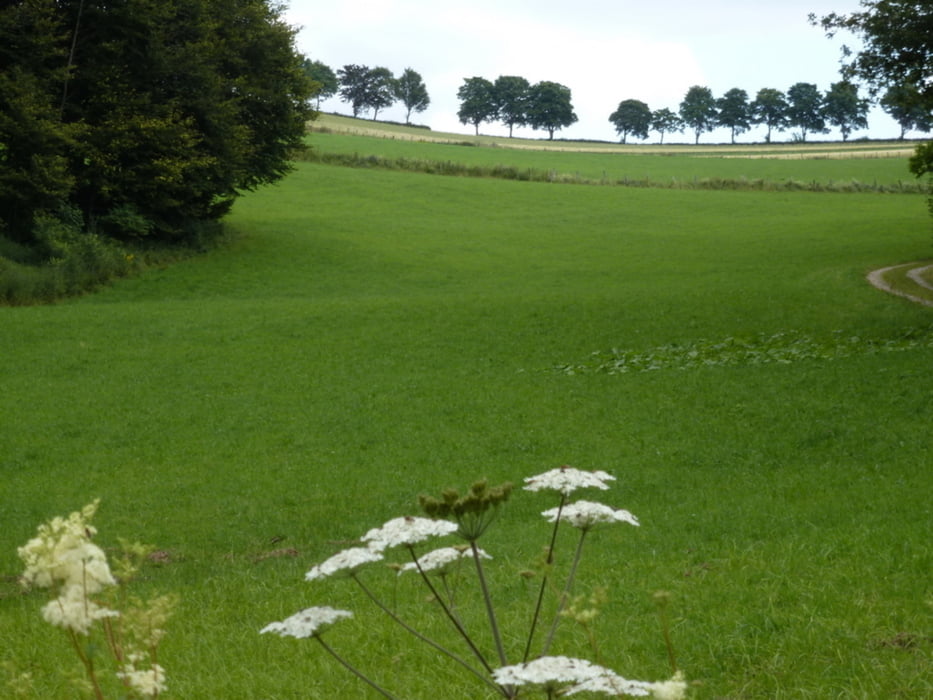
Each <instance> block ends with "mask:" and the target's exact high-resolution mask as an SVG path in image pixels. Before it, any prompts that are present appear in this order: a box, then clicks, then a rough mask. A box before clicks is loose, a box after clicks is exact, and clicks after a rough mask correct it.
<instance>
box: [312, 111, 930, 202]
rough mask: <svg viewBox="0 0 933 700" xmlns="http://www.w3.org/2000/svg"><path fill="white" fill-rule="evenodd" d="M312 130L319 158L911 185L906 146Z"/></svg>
mask: <svg viewBox="0 0 933 700" xmlns="http://www.w3.org/2000/svg"><path fill="white" fill-rule="evenodd" d="M314 128H316V129H324V130H326V131H325V132H324V133H314V134H313V136H312V137H311V138H310V141H309V142H310V143H311V144H312V145H313V148H315V149H318V150H319V151H320V152H322V153H341V154H363V155H367V156H368V155H374V156H379V157H382V158H388V159H394V158H410V159H424V160H435V161H440V162H445V161H449V162H453V163H462V164H465V165H469V166H485V167H492V166H496V165H509V166H514V167H516V168H526V169H534V170H537V171H544V172H548V171H553V172H554V173H556V174H560V175H571V176H572V175H577V176H580V177H583V178H587V179H591V180H597V181H599V180H609V181H618V180H624V179H626V178H627V179H630V180H638V181H643V180H648V181H653V182H655V183H658V184H661V185H666V184H669V183H671V182H672V181H677V182H690V181H691V180H693V179H699V178H723V179H734V180H735V179H743V178H744V179H745V180H764V181H767V182H773V183H786V182H789V181H794V182H799V183H801V185H807V184H810V183H813V182H818V183H822V184H824V185H830V184H833V183H836V184H841V183H851V182H852V181H857V182H859V183H863V184H866V185H873V184H880V185H885V186H893V185H897V184H898V183H903V184H905V185H907V186H909V187H915V186H916V179H915V178H914V176H913V175H912V174H911V173H910V172H909V171H908V169H907V158H908V157H909V156H910V154H911V153H912V152H913V147H912V145H909V144H908V145H905V144H899V143H897V142H871V143H868V142H855V143H851V144H812V145H800V144H779V145H774V146H766V145H756V146H742V145H737V146H714V147H709V146H702V145H701V146H699V147H694V146H682V145H679V146H666V147H663V148H659V147H655V146H650V145H629V146H621V145H616V144H592V143H583V142H576V143H572V142H559V143H556V144H552V143H549V142H547V141H529V140H523V139H514V140H511V141H510V140H509V139H504V138H495V139H493V138H486V137H480V138H475V137H469V138H463V137H459V138H458V139H456V140H455V139H453V138H451V139H450V140H447V139H448V137H452V136H454V135H441V134H433V133H432V132H429V131H424V130H420V129H405V128H403V127H399V126H393V125H383V126H377V125H376V124H374V123H372V122H366V121H363V120H352V119H348V118H340V117H334V116H329V115H324V116H322V117H321V119H320V121H319V122H318V123H316V124H315V127H314ZM327 132H330V133H327ZM469 144H474V145H469Z"/></svg>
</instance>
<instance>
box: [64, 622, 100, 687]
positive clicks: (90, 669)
mask: <svg viewBox="0 0 933 700" xmlns="http://www.w3.org/2000/svg"><path fill="white" fill-rule="evenodd" d="M68 636H69V637H70V638H71V644H72V645H73V646H74V648H75V652H77V654H78V658H79V659H81V663H82V664H84V669H85V670H86V671H87V677H88V679H89V680H90V681H91V686H92V687H93V689H94V697H95V698H97V700H104V693H103V691H102V690H101V689H100V683H98V682H97V674H96V673H94V660H93V659H91V658H90V657H89V656H88V655H87V654H85V653H84V650H83V649H81V644H80V643H79V642H78V637H77V635H76V634H75V632H74V630H68Z"/></svg>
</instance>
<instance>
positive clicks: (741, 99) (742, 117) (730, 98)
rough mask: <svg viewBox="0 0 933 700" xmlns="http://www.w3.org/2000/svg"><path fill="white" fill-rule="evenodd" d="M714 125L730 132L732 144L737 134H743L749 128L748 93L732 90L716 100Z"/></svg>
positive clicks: (749, 109) (749, 108) (736, 89)
mask: <svg viewBox="0 0 933 700" xmlns="http://www.w3.org/2000/svg"><path fill="white" fill-rule="evenodd" d="M716 112H717V114H716V123H717V124H719V125H720V126H724V127H726V128H727V129H729V130H730V131H731V132H732V143H735V137H736V135H737V134H744V133H745V132H746V131H748V129H749V127H750V126H751V118H752V114H751V107H750V106H749V104H748V93H747V92H745V90H742V89H740V88H732V89H731V90H729V91H728V92H726V94H724V95H723V96H722V97H720V98H719V99H718V100H716Z"/></svg>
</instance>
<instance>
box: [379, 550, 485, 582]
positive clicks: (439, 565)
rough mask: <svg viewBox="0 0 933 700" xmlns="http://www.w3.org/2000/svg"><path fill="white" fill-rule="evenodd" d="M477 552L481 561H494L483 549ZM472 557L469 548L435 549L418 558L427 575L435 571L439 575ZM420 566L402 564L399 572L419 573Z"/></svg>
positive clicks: (419, 564) (412, 563)
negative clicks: (453, 565) (456, 563)
mask: <svg viewBox="0 0 933 700" xmlns="http://www.w3.org/2000/svg"><path fill="white" fill-rule="evenodd" d="M477 552H478V553H479V557H480V559H492V557H491V556H489V555H488V554H487V553H486V552H485V551H484V550H482V549H479V548H477ZM472 556H473V550H471V549H470V548H469V547H441V548H440V549H435V550H433V551H430V552H428V553H427V554H423V555H421V556H420V557H418V566H420V567H421V570H422V571H424V572H425V573H427V572H429V571H434V572H436V573H439V574H446V573H448V572H449V571H450V567H451V565H452V564H454V563H455V562H458V561H460V560H461V559H469V558H472ZM418 566H415V563H414V562H408V563H407V564H402V568H401V569H399V572H398V573H399V576H401V575H402V573H403V572H405V571H417V570H418Z"/></svg>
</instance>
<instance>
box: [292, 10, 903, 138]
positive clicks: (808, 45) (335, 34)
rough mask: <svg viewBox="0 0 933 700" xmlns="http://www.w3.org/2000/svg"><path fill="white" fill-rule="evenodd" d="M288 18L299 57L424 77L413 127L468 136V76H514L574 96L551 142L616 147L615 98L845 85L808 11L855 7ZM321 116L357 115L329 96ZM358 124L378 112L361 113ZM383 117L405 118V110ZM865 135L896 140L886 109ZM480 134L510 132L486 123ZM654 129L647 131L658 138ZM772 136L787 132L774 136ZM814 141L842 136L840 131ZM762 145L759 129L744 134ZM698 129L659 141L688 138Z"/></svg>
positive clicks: (302, 14) (653, 103)
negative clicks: (463, 114)
mask: <svg viewBox="0 0 933 700" xmlns="http://www.w3.org/2000/svg"><path fill="white" fill-rule="evenodd" d="M289 5H290V7H289V9H288V10H287V11H286V13H285V17H286V19H287V21H288V22H289V23H290V24H293V25H296V26H298V27H301V31H300V33H299V34H298V42H297V43H298V49H299V50H300V51H301V52H302V53H304V54H305V55H307V56H308V57H310V58H311V59H313V60H317V61H322V62H323V63H325V64H327V65H328V66H330V67H331V68H332V69H333V70H334V71H335V72H336V71H337V70H338V69H339V68H341V67H342V66H344V65H346V64H350V63H356V64H362V65H367V66H370V67H375V66H384V67H386V68H388V69H389V70H391V71H392V72H393V73H394V74H395V75H400V74H401V73H402V72H403V71H404V70H405V69H406V68H412V69H414V70H416V71H418V73H420V74H421V76H422V78H423V79H424V82H425V85H426V86H427V89H428V94H429V96H430V98H431V106H430V107H429V108H428V109H427V110H426V111H424V112H422V113H420V114H413V115H412V122H414V123H419V124H426V125H428V126H430V127H431V128H432V129H434V130H436V131H449V132H454V133H463V134H472V133H473V127H472V126H471V125H463V124H460V122H459V120H458V119H457V110H458V109H459V107H460V102H459V100H458V99H457V90H458V89H459V88H460V86H461V85H462V84H463V81H464V79H466V78H470V77H474V76H479V77H483V78H487V79H488V80H492V81H494V80H495V79H496V78H497V77H498V76H500V75H519V76H522V77H524V78H526V79H527V80H528V81H529V82H531V83H536V82H538V81H541V80H552V81H555V82H558V83H562V84H563V85H566V86H567V87H569V88H570V90H571V93H572V103H573V106H574V110H575V112H576V114H577V116H578V117H579V121H578V122H577V123H575V124H574V125H572V126H570V127H568V128H566V129H563V130H561V131H558V132H557V133H556V134H555V137H556V138H567V139H599V140H605V141H615V140H617V138H618V137H617V135H616V132H615V128H614V127H613V126H612V124H610V122H609V115H610V114H612V112H614V111H615V109H616V107H617V106H618V104H619V102H621V101H622V100H625V99H638V100H642V101H643V102H646V103H647V104H648V106H649V107H650V108H651V109H659V108H661V107H668V108H670V109H671V110H673V111H675V112H676V111H677V109H678V106H679V105H680V102H681V100H682V99H683V97H684V95H685V94H686V92H687V90H688V89H689V88H690V87H691V86H693V85H703V86H706V87H709V88H710V89H711V90H712V91H713V94H714V96H716V97H720V96H721V95H722V94H723V93H725V92H726V91H727V90H729V89H731V88H735V87H738V88H742V89H743V90H745V91H746V92H748V94H749V99H754V97H755V94H756V93H757V92H758V90H759V89H761V88H764V87H770V88H776V89H778V90H782V91H786V90H787V89H788V88H789V87H790V86H791V85H793V84H794V83H797V82H807V83H815V84H816V85H817V87H818V88H819V89H820V90H821V91H824V92H825V91H826V90H828V89H829V87H830V85H831V84H832V83H833V82H836V81H838V80H839V79H840V78H839V58H840V51H841V47H842V44H843V43H844V42H845V41H848V42H849V43H850V44H852V43H853V39H852V37H851V36H847V37H837V38H835V39H832V40H830V39H827V38H826V37H825V35H824V34H823V31H822V30H821V29H819V28H817V27H813V26H811V25H810V24H809V23H808V21H807V15H808V14H809V13H810V12H814V13H816V14H817V15H818V16H822V15H825V14H828V13H829V12H833V11H835V12H839V13H848V12H852V11H855V10H858V9H859V2H858V0H767V1H766V0H675V1H673V2H665V1H664V0H655V1H654V2H651V1H650V0H460V1H459V2H451V1H450V0H430V1H425V0H337V1H336V2H335V1H334V0H290V2H289ZM321 109H323V110H325V111H333V112H339V113H342V114H351V109H350V105H349V104H347V103H345V102H341V101H340V100H339V98H337V97H334V98H331V99H330V100H327V101H325V102H322V104H321ZM364 116H367V117H368V116H371V115H370V113H369V112H367V114H366V115H364ZM379 117H380V119H382V118H385V119H392V120H396V121H404V118H405V112H404V108H403V107H402V106H401V105H397V106H394V107H391V108H389V109H387V110H383V111H381V112H380V113H379ZM868 121H869V129H868V130H867V131H864V130H863V131H857V132H853V134H852V135H851V136H850V138H859V137H862V136H870V137H872V138H896V137H897V136H898V135H899V134H900V129H899V127H898V126H897V124H896V123H895V122H894V121H893V120H892V119H891V118H890V117H888V116H887V115H886V114H884V112H882V111H881V110H880V108H877V107H874V108H873V109H872V111H871V113H870V114H869V120H868ZM480 132H481V133H484V134H498V135H505V134H507V133H508V132H507V130H506V128H505V127H503V126H502V125H500V124H498V123H497V124H488V123H484V124H483V125H481V126H480ZM515 135H516V136H525V137H532V138H546V137H547V132H544V131H537V132H533V131H531V130H530V129H516V130H515ZM657 138H658V135H657V134H656V133H653V134H651V135H649V141H656V140H657ZM772 138H773V140H775V141H782V140H789V139H790V138H791V135H790V132H783V133H775V134H773V137H772ZM807 138H808V139H811V140H815V139H822V138H829V139H841V135H840V134H839V131H838V130H837V129H833V130H832V131H831V132H830V134H828V135H826V136H822V135H815V134H811V135H808V137H807ZM761 139H763V131H762V130H761V129H754V130H752V131H750V132H748V133H746V134H743V135H741V136H739V137H738V141H740V142H742V141H745V142H748V141H753V140H761ZM692 140H693V136H692V134H685V135H683V136H681V135H679V134H674V135H668V136H666V137H665V141H666V142H669V141H690V142H692ZM728 140H729V132H728V130H725V129H718V130H716V131H713V132H712V133H708V134H704V135H703V136H701V138H700V143H701V144H702V143H714V142H725V141H728Z"/></svg>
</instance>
